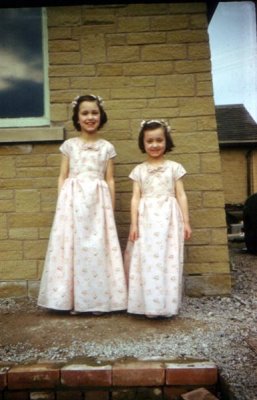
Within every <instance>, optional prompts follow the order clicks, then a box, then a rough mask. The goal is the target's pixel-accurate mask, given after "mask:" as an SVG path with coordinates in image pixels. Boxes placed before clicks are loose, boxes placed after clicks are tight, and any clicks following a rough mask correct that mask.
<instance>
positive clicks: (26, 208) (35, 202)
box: [15, 190, 40, 213]
mask: <svg viewBox="0 0 257 400" xmlns="http://www.w3.org/2000/svg"><path fill="white" fill-rule="evenodd" d="M15 205H16V211H17V212H30V213H31V212H37V211H40V193H39V192H38V191H37V190H16V195H15Z"/></svg>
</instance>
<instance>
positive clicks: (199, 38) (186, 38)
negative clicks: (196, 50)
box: [167, 29, 209, 43]
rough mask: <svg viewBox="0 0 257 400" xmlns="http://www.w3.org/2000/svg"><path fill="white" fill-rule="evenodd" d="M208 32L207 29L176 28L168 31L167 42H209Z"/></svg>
mask: <svg viewBox="0 0 257 400" xmlns="http://www.w3.org/2000/svg"><path fill="white" fill-rule="evenodd" d="M208 40H209V38H208V34H207V31H206V30H205V29H202V30H200V29H197V30H191V29H186V30H181V29H180V30H176V31H171V32H167V42H168V43H195V42H197V43H200V42H208Z"/></svg>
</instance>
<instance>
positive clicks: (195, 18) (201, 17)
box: [190, 14, 208, 29]
mask: <svg viewBox="0 0 257 400" xmlns="http://www.w3.org/2000/svg"><path fill="white" fill-rule="evenodd" d="M207 25H208V23H207V16H206V14H195V15H191V16H190V26H191V28H193V29H194V28H197V29H202V28H207Z"/></svg>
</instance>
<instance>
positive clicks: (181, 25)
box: [151, 15, 189, 31]
mask: <svg viewBox="0 0 257 400" xmlns="http://www.w3.org/2000/svg"><path fill="white" fill-rule="evenodd" d="M188 27H189V16H188V15H161V16H153V17H152V19H151V29H152V30H157V31H175V30H181V29H187V28H188Z"/></svg>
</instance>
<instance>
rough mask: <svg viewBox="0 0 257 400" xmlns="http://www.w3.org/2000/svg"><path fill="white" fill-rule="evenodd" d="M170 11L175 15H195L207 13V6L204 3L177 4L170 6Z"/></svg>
mask: <svg viewBox="0 0 257 400" xmlns="http://www.w3.org/2000/svg"><path fill="white" fill-rule="evenodd" d="M169 8H170V11H171V12H172V13H174V14H184V13H187V14H194V13H201V12H202V13H205V12H206V4H205V3H203V2H199V3H198V2H197V3H191V2H189V3H175V4H170V6H169Z"/></svg>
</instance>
